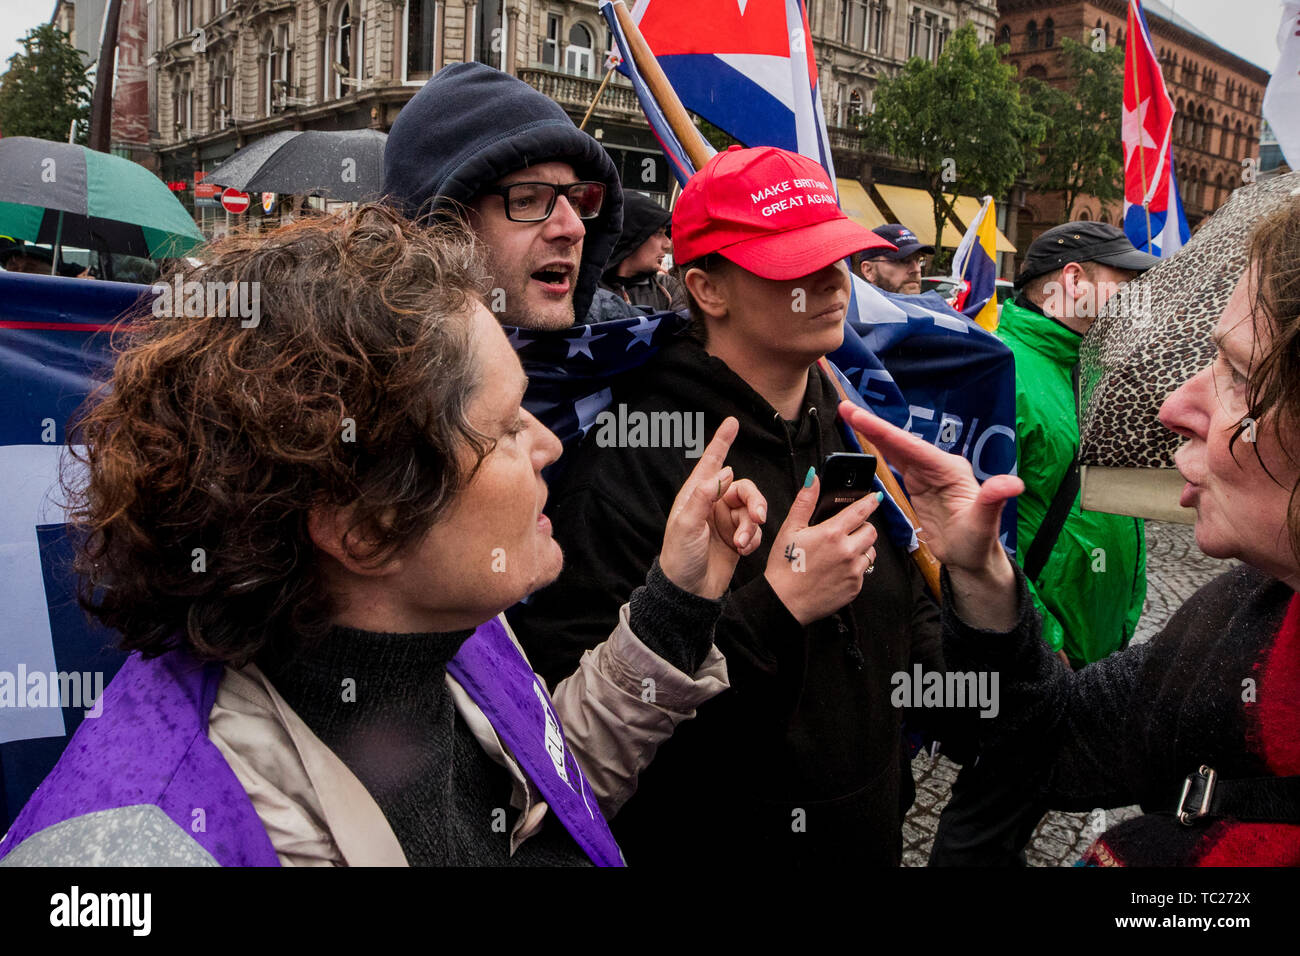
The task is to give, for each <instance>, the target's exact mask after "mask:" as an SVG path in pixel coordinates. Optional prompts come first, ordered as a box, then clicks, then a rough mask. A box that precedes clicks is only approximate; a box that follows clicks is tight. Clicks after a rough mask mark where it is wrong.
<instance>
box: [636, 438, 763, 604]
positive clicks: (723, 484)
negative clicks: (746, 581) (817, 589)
mask: <svg viewBox="0 0 1300 956" xmlns="http://www.w3.org/2000/svg"><path fill="white" fill-rule="evenodd" d="M739 432H740V423H739V422H738V421H737V420H736V419H735V418H730V417H729V418H727V419H726V420H724V421H723V423H722V424H721V425H719V426H718V430H717V431H716V432H715V433H714V435H713V440H712V441H710V442H709V445H708V447H707V448H705V449H704V454H703V455H701V456H700V460H699V461H698V462H697V463H696V465H695V468H694V470H693V471H692V472H691V473H690V475H689V476H688V477H687V479H686V482H685V483H684V484H683V485H682V488H681V491H679V492H678V493H677V497H676V499H675V500H674V501H673V507H672V510H671V511H670V512H669V513H668V524H667V526H666V527H665V528H664V545H663V550H662V551H660V552H659V567H660V568H661V569H662V570H663V572H664V575H665V576H666V577H667V578H668V580H669V581H672V582H673V584H675V585H677V586H678V587H679V588H681V589H682V590H683V591H689V592H690V593H692V594H695V595H698V596H699V597H705V598H711V599H716V598H720V597H722V595H723V594H725V593H726V591H727V586H728V585H729V584H730V583H731V576H732V575H733V574H734V573H735V571H736V562H737V561H739V560H740V557H741V555H745V554H751V553H752V552H753V551H754V549H755V548H757V547H758V545H759V542H761V541H762V540H763V528H762V524H763V522H764V521H766V520H767V500H766V499H765V498H764V497H763V495H762V493H761V492H759V490H758V486H757V485H755V484H754V483H753V482H752V481H750V480H749V479H748V478H746V479H742V480H740V481H736V480H735V473H734V472H733V471H732V469H731V468H730V467H723V461H724V460H725V459H726V457H727V452H728V451H730V450H731V443H732V442H733V441H735V439H736V435H737V434H738V433H739Z"/></svg>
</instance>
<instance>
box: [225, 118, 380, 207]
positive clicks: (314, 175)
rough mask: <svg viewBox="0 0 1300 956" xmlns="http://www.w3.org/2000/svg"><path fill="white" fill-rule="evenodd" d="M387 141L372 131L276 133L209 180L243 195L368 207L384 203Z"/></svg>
mask: <svg viewBox="0 0 1300 956" xmlns="http://www.w3.org/2000/svg"><path fill="white" fill-rule="evenodd" d="M387 141H388V135H387V134H386V133H381V132H379V131H378V130H373V129H358V130H343V131H339V132H327V131H324V130H306V131H303V132H295V131H286V132H280V133H272V134H271V135H270V136H267V137H265V138H263V139H260V140H258V141H257V142H255V143H251V144H250V145H248V146H245V147H244V148H243V149H241V150H240V151H239V152H237V153H235V154H234V155H233V156H231V157H230V158H229V159H227V160H226V161H225V162H224V163H222V164H221V165H220V166H218V167H217V168H216V169H214V170H212V172H210V173H208V175H207V177H206V179H207V181H208V182H210V183H216V184H217V185H219V186H232V187H234V188H235V189H239V190H242V191H243V192H273V193H296V194H307V195H313V196H324V197H327V198H329V199H340V200H349V201H352V202H368V201H370V200H373V199H378V198H379V191H380V189H381V187H382V185H383V180H384V144H385V143H386V142H387Z"/></svg>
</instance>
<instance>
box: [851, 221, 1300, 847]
mask: <svg viewBox="0 0 1300 956" xmlns="http://www.w3.org/2000/svg"><path fill="white" fill-rule="evenodd" d="M1214 342H1215V345H1216V348H1217V352H1218V355H1217V357H1216V358H1215V360H1214V362H1213V363H1212V364H1211V365H1209V366H1207V367H1206V368H1204V369H1202V370H1201V371H1200V372H1199V373H1197V374H1196V375H1195V376H1193V377H1192V378H1191V379H1190V380H1189V381H1188V382H1186V383H1185V384H1184V385H1183V386H1182V387H1181V388H1179V389H1178V390H1177V391H1175V392H1174V393H1173V394H1172V395H1170V396H1169V398H1167V399H1166V400H1165V403H1164V405H1163V406H1162V408H1161V410H1160V421H1161V422H1162V423H1163V424H1164V425H1165V426H1166V427H1168V428H1170V429H1172V430H1174V431H1175V432H1177V433H1178V434H1179V435H1181V436H1183V438H1185V439H1186V441H1185V443H1184V444H1183V445H1182V446H1181V447H1180V448H1179V449H1178V452H1177V453H1176V455H1175V457H1174V461H1175V464H1176V465H1177V467H1178V470H1179V472H1180V473H1181V474H1182V476H1183V477H1184V478H1185V479H1187V485H1186V486H1185V487H1184V489H1183V493H1182V499H1181V503H1182V505H1183V506H1184V507H1194V508H1195V509H1196V543H1197V546H1198V547H1199V548H1200V549H1201V550H1202V551H1204V552H1205V553H1206V554H1208V555H1211V556H1212V557H1217V558H1238V559H1240V560H1241V561H1243V562H1245V563H1244V565H1243V566H1242V567H1239V568H1235V569H1233V570H1231V571H1229V572H1227V573H1225V574H1224V575H1222V576H1220V577H1219V578H1218V579H1216V580H1214V581H1212V582H1211V583H1209V584H1207V585H1206V586H1205V587H1203V588H1201V590H1200V591H1198V592H1197V593H1196V594H1194V595H1193V596H1192V597H1191V598H1190V599H1189V600H1188V601H1187V603H1186V604H1184V605H1183V607H1181V608H1180V609H1179V610H1178V612H1177V614H1175V615H1174V617H1173V619H1172V620H1171V621H1170V622H1169V625H1168V626H1167V627H1166V628H1165V629H1164V631H1163V632H1161V634H1160V635H1158V636H1157V637H1156V638H1154V639H1153V640H1152V641H1151V642H1150V643H1149V644H1144V645H1140V646H1137V647H1130V648H1128V649H1127V650H1125V651H1122V652H1120V653H1117V654H1113V655H1111V656H1110V657H1108V658H1107V659H1106V660H1104V661H1099V662H1097V663H1095V664H1092V665H1090V666H1088V667H1086V668H1084V669H1082V670H1080V671H1076V672H1073V673H1072V672H1069V671H1067V670H1064V669H1062V668H1060V667H1058V666H1057V665H1056V663H1055V661H1054V660H1053V659H1052V655H1051V652H1050V651H1048V649H1047V647H1046V645H1045V644H1043V642H1042V641H1041V640H1039V639H1038V635H1039V630H1040V627H1039V625H1040V621H1039V620H1038V618H1037V615H1036V614H1034V613H1033V611H1032V608H1031V607H1030V605H1029V604H1028V599H1027V592H1026V589H1025V586H1024V579H1023V576H1022V575H1020V573H1019V571H1016V570H1014V568H1013V566H1012V565H1011V563H1010V562H1008V560H1007V558H1006V555H1005V553H1004V552H1002V550H1001V549H1000V548H998V547H997V529H998V515H999V513H1000V511H1001V507H1002V502H1003V499H1004V498H1005V497H1006V495H1007V493H1013V492H1014V491H1015V490H1016V489H1015V485H1017V484H1019V479H1015V478H1010V477H1003V478H996V479H991V480H989V481H987V482H985V484H984V485H983V486H982V487H980V486H977V485H976V483H975V480H974V478H973V477H972V475H971V469H970V465H969V464H968V463H967V462H965V461H963V460H962V459H960V458H957V457H955V456H953V455H947V454H944V453H943V452H940V451H939V450H938V449H936V448H934V447H933V446H931V445H927V444H926V443H925V442H922V441H920V440H918V439H915V438H913V437H911V436H909V435H907V434H905V433H904V432H901V431H899V430H898V429H896V428H893V427H891V426H890V425H888V424H887V423H885V422H883V421H882V420H880V419H878V418H875V417H873V416H871V415H869V414H866V413H864V412H861V411H856V410H855V411H850V410H848V409H847V406H846V413H847V414H848V416H849V417H850V419H851V420H852V422H853V424H854V426H855V427H856V428H858V429H859V430H860V431H861V432H862V433H863V434H864V435H866V437H867V438H868V439H869V440H871V441H873V442H875V443H877V444H878V446H879V447H880V449H881V451H882V452H884V453H885V454H887V455H888V456H889V460H890V462H891V463H892V464H893V465H895V466H896V467H898V468H900V469H901V470H902V472H903V473H904V475H905V477H906V479H907V486H908V490H909V492H910V494H911V497H912V502H913V504H914V505H915V507H916V511H917V514H918V516H919V517H920V520H921V524H922V526H923V527H925V528H926V530H927V534H928V538H927V542H928V544H929V545H930V547H931V549H932V550H933V551H934V553H935V555H936V556H937V557H938V558H939V559H940V560H942V561H943V562H944V564H945V567H946V572H947V573H945V575H944V578H945V595H944V596H945V601H944V623H945V644H944V651H945V656H946V659H947V662H948V664H949V666H950V667H954V668H966V667H973V668H984V669H992V670H997V671H999V672H1001V678H1002V679H1001V688H1002V700H1001V708H1000V712H999V715H998V717H997V718H996V719H994V720H990V721H986V722H983V723H984V724H985V726H984V730H985V733H984V735H983V736H984V740H983V747H984V749H985V751H986V752H990V753H992V752H994V751H996V752H997V755H998V760H999V765H1000V766H1003V767H1005V768H1007V772H1008V773H1011V774H1014V775H1016V776H1017V777H1018V778H1019V779H1020V780H1021V781H1022V782H1023V785H1024V787H1025V792H1026V794H1028V795H1031V796H1033V797H1034V798H1035V799H1038V800H1039V801H1040V802H1042V803H1043V804H1045V805H1047V806H1049V807H1055V808H1060V809H1065V810H1085V809H1090V808H1093V807H1099V806H1100V807H1114V806H1126V805H1129V804H1133V803H1140V804H1141V806H1142V808H1143V810H1144V811H1145V813H1144V814H1143V815H1142V816H1140V817H1137V818H1135V819H1132V820H1128V821H1126V822H1124V823H1121V824H1119V825H1118V826H1116V827H1114V828H1112V829H1110V830H1107V831H1106V832H1105V833H1103V834H1102V836H1101V838H1100V839H1099V840H1098V841H1097V842H1096V843H1095V844H1094V845H1093V846H1092V848H1091V849H1090V850H1089V852H1088V854H1087V856H1086V860H1087V862H1090V863H1094V864H1099V865H1125V864H1127V865H1148V866H1173V865H1191V866H1224V865H1256V866H1258V865H1271V866H1297V865H1300V597H1298V596H1297V594H1296V591H1297V590H1298V589H1300V199H1294V198H1293V199H1292V200H1291V201H1290V202H1288V203H1287V204H1286V205H1285V206H1283V207H1282V208H1281V209H1280V210H1279V211H1278V212H1276V213H1275V214H1273V215H1272V216H1270V217H1269V218H1267V219H1265V220H1263V221H1262V222H1261V223H1260V225H1259V226H1258V227H1257V228H1256V231H1255V233H1254V235H1253V237H1252V239H1251V244H1250V267H1249V268H1248V269H1247V270H1246V273H1245V275H1243V276H1242V278H1241V280H1240V282H1239V283H1238V285H1237V288H1236V290H1235V291H1234V293H1233V295H1232V298H1231V299H1230V300H1229V302H1228V304H1227V306H1226V307H1225V309H1224V311H1223V314H1222V315H1221V316H1220V318H1219V323H1218V327H1217V328H1216V329H1215V331H1214ZM949 574H951V579H950V580H949V579H948V575H949ZM1013 574H1014V577H1015V579H1016V580H1015V582H1014V583H1013V581H1012V576H1013Z"/></svg>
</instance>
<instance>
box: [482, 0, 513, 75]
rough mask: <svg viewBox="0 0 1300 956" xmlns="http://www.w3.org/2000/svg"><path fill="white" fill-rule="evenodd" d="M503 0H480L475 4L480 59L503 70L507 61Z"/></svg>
mask: <svg viewBox="0 0 1300 956" xmlns="http://www.w3.org/2000/svg"><path fill="white" fill-rule="evenodd" d="M503 8H504V3H503V0H479V2H478V4H477V5H476V6H475V8H474V10H475V17H476V19H477V21H478V23H477V31H478V33H477V35H478V61H479V62H480V63H486V64H487V65H488V66H494V67H496V68H497V69H498V70H502V71H503V72H504V71H505V70H506V67H507V66H508V65H509V64H508V63H506V19H505V10H504V9H503Z"/></svg>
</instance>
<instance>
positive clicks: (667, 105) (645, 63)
mask: <svg viewBox="0 0 1300 956" xmlns="http://www.w3.org/2000/svg"><path fill="white" fill-rule="evenodd" d="M613 7H614V15H615V16H616V17H618V23H619V26H620V27H622V28H623V34H624V36H625V37H626V38H627V46H628V52H629V53H630V54H631V55H632V61H633V62H634V63H635V64H636V68H637V70H638V71H639V72H640V74H641V78H642V79H643V80H644V81H645V84H646V87H647V88H648V89H649V90H650V94H651V95H652V96H653V97H654V98H655V102H656V103H658V104H659V109H660V110H662V111H663V114H664V118H665V119H667V120H668V125H669V126H671V127H672V130H673V133H674V134H676V136H677V139H678V140H679V141H680V142H681V144H682V147H683V149H685V151H686V156H687V158H688V159H690V161H691V164H692V165H693V166H694V167H695V168H696V169H699V168H700V167H702V166H704V164H705V163H707V162H708V161H709V154H710V148H709V145H708V142H707V141H706V140H705V139H704V136H703V134H701V133H700V131H699V130H698V129H697V128H696V126H695V124H694V123H693V122H691V117H690V114H688V113H687V112H686V107H684V106H682V101H681V100H680V99H678V97H677V91H676V90H674V89H673V87H672V84H671V83H669V82H668V77H667V76H665V75H664V71H663V68H662V67H661V66H660V65H659V61H658V60H656V59H655V56H654V54H653V53H651V52H650V47H649V46H648V45H647V44H646V42H645V38H644V37H643V36H641V31H640V29H638V27H637V25H636V21H635V20H633V19H632V14H630V13H629V12H628V9H627V6H626V5H625V4H624V3H623V0H615V2H614V4H613ZM818 364H819V365H820V366H821V368H822V371H823V373H825V375H826V377H827V378H829V379H830V380H831V382H832V383H834V385H835V388H836V390H837V391H838V392H839V395H840V398H841V399H844V400H846V401H847V399H848V396H847V395H846V394H845V393H844V389H843V388H842V387H841V386H840V383H839V381H838V380H837V379H836V377H835V374H834V372H832V371H831V369H830V365H829V363H828V362H827V361H826V359H825V358H821V359H819V360H818ZM855 435H856V437H857V439H858V444H860V445H861V446H862V450H863V451H864V452H866V453H867V454H868V455H875V456H876V463H877V467H876V474H877V475H879V476H880V481H881V483H882V484H883V485H884V486H885V490H886V491H888V492H889V496H890V497H891V498H893V499H894V501H895V502H896V503H897V504H898V506H899V508H901V509H902V511H903V514H905V515H907V520H909V521H911V522H912V524H913V525H917V524H919V520H918V519H917V517H916V512H915V511H914V510H913V509H912V503H911V502H910V501H908V500H907V495H906V494H904V493H903V489H902V488H901V487H900V486H899V484H898V481H897V480H896V479H895V478H894V475H893V473H892V472H890V470H889V465H888V464H887V463H886V462H885V456H884V455H882V454H881V453H880V450H879V449H878V448H876V446H875V445H873V444H872V443H871V442H869V441H867V440H866V438H864V437H863V436H862V435H860V434H857V433H856V432H855ZM912 560H914V561H915V562H916V566H917V567H918V568H919V569H920V571H921V575H922V576H923V577H924V578H925V583H926V584H927V585H928V586H929V588H930V593H931V594H933V595H934V599H935V600H936V601H938V600H940V591H939V561H938V559H936V558H935V556H934V552H933V551H931V550H930V549H929V547H928V546H926V544H925V543H924V542H922V543H921V544H920V546H919V547H917V549H916V550H915V551H913V552H912Z"/></svg>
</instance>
